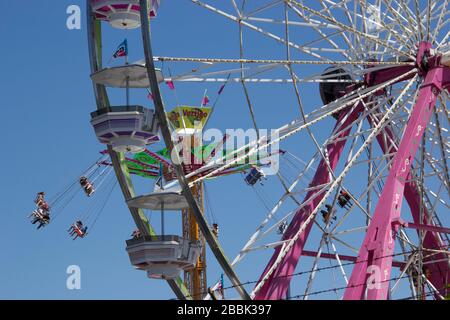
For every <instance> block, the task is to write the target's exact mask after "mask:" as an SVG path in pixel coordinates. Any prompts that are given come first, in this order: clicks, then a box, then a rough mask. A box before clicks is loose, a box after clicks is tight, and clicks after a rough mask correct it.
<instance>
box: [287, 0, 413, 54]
mask: <svg viewBox="0 0 450 320" xmlns="http://www.w3.org/2000/svg"><path fill="white" fill-rule="evenodd" d="M287 1H288V2H289V3H291V4H293V5H295V6H297V7H299V8H300V9H303V10H306V11H308V12H310V13H311V14H313V15H316V16H318V17H320V18H322V19H324V20H326V21H328V22H330V23H332V24H334V25H336V26H339V27H340V28H341V29H343V30H345V31H349V32H352V33H354V34H356V35H359V36H360V37H361V38H364V39H365V40H367V41H370V42H373V43H377V44H379V45H381V46H383V47H385V48H387V49H389V50H390V51H392V52H395V53H396V55H398V54H400V56H405V55H406V56H408V57H409V58H410V59H412V60H414V59H415V58H414V57H413V56H412V55H411V54H410V53H406V52H403V51H401V50H399V49H398V48H395V47H393V46H391V45H390V44H389V43H386V42H384V41H382V40H380V39H378V38H376V37H373V36H371V35H369V34H367V33H364V32H361V31H359V30H356V29H355V28H353V27H350V26H347V25H345V24H343V23H341V22H339V21H337V20H336V19H334V18H333V17H331V16H327V15H324V14H322V13H320V12H319V11H317V10H314V9H312V8H309V7H307V6H305V5H303V4H301V3H299V2H297V1H293V0H287Z"/></svg>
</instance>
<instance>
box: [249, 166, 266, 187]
mask: <svg viewBox="0 0 450 320" xmlns="http://www.w3.org/2000/svg"><path fill="white" fill-rule="evenodd" d="M264 178H265V175H264V172H262V171H261V169H259V168H256V167H253V168H251V169H250V172H249V174H248V175H247V176H246V177H245V182H246V183H247V184H248V185H249V186H254V185H255V184H256V183H258V182H259V181H261V180H262V179H264Z"/></svg>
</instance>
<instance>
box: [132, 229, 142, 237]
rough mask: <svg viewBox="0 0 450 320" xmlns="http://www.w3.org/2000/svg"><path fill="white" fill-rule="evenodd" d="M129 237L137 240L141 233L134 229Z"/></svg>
mask: <svg viewBox="0 0 450 320" xmlns="http://www.w3.org/2000/svg"><path fill="white" fill-rule="evenodd" d="M131 236H132V237H133V239H137V238H139V237H140V236H141V231H140V230H139V229H135V230H134V231H133V233H132V234H131Z"/></svg>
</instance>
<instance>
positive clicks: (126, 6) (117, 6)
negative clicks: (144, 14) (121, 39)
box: [91, 0, 160, 29]
mask: <svg viewBox="0 0 450 320" xmlns="http://www.w3.org/2000/svg"><path fill="white" fill-rule="evenodd" d="M159 2H160V0H152V1H149V16H150V17H151V18H152V17H156V12H157V10H158V7H159ZM91 6H92V11H93V12H94V13H95V16H96V18H97V19H99V20H105V21H108V22H109V23H110V24H111V26H113V27H114V28H118V29H135V28H138V27H140V25H141V19H140V9H141V6H140V5H139V0H91Z"/></svg>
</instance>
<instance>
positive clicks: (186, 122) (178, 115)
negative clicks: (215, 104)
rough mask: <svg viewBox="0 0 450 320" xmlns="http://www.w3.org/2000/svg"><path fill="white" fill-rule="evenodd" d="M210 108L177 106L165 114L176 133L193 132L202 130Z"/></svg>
mask: <svg viewBox="0 0 450 320" xmlns="http://www.w3.org/2000/svg"><path fill="white" fill-rule="evenodd" d="M211 112H212V109H211V108H198V107H188V106H179V107H176V108H175V109H173V110H172V111H171V112H169V113H168V114H167V116H168V119H169V121H170V123H171V124H172V126H173V128H174V129H175V130H176V132H177V133H181V134H194V133H195V132H197V131H198V130H202V129H203V127H204V126H205V125H206V122H207V121H208V119H209V116H210V115H211Z"/></svg>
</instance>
